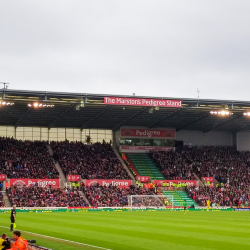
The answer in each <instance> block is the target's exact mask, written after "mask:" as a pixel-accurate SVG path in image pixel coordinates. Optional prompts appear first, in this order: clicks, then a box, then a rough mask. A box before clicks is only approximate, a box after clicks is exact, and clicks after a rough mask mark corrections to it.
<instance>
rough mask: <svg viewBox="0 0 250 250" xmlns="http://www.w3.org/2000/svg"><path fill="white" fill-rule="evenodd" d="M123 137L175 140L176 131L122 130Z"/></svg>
mask: <svg viewBox="0 0 250 250" xmlns="http://www.w3.org/2000/svg"><path fill="white" fill-rule="evenodd" d="M121 137H127V138H133V137H135V138H163V139H175V130H174V129H135V128H122V129H121Z"/></svg>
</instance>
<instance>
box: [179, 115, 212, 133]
mask: <svg viewBox="0 0 250 250" xmlns="http://www.w3.org/2000/svg"><path fill="white" fill-rule="evenodd" d="M209 115H210V114H204V115H202V116H199V117H197V118H195V119H194V120H192V121H191V122H188V123H186V124H184V125H182V126H180V127H178V128H177V129H176V132H178V131H180V130H182V129H184V128H186V127H188V126H190V125H192V124H194V123H196V122H198V121H200V120H203V119H205V118H206V117H208V116H209Z"/></svg>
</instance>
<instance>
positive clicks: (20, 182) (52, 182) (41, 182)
mask: <svg viewBox="0 0 250 250" xmlns="http://www.w3.org/2000/svg"><path fill="white" fill-rule="evenodd" d="M36 183H38V186H39V187H48V186H52V187H59V179H10V185H13V186H20V187H22V186H24V185H25V186H28V187H29V186H33V185H35V184H36Z"/></svg>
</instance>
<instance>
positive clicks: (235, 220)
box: [0, 211, 250, 250]
mask: <svg viewBox="0 0 250 250" xmlns="http://www.w3.org/2000/svg"><path fill="white" fill-rule="evenodd" d="M9 223H10V219H9V214H0V226H2V227H0V234H2V233H7V235H11V233H10V232H9V230H7V229H5V228H4V227H9ZM16 224H17V229H19V230H21V231H22V230H24V231H27V232H33V233H36V234H41V235H47V236H52V237H56V238H60V239H66V240H70V241H74V242H82V243H85V244H89V245H94V246H98V247H102V248H106V249H112V250H144V249H147V250H158V249H171V250H201V249H206V250H211V249H218V250H223V249H225V250H229V249H234V250H240V249H244V250H246V249H249V247H250V213H249V212H211V211H210V212H187V214H183V212H180V211H178V212H174V211H164V212H149V211H148V212H147V211H144V212H141V211H140V212H136V211H134V212H95V213H94V212H93V213H19V214H17V221H16ZM23 235H24V236H25V238H26V239H36V240H37V243H38V244H39V245H43V246H45V247H48V248H52V249H55V250H59V249H60V250H66V249H70V250H73V249H89V250H91V249H92V250H97V249H101V248H96V247H90V246H84V245H78V244H76V243H74V242H64V241H61V240H58V239H51V238H45V237H44V236H38V235H32V234H29V233H24V234H23Z"/></svg>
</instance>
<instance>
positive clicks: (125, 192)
mask: <svg viewBox="0 0 250 250" xmlns="http://www.w3.org/2000/svg"><path fill="white" fill-rule="evenodd" d="M83 192H84V194H85V196H86V197H87V199H88V200H89V202H90V204H91V206H94V207H125V206H128V205H129V200H128V196H130V195H153V194H154V192H153V190H151V189H145V188H138V187H135V186H133V185H131V186H130V187H127V188H120V187H118V186H111V185H110V186H100V185H99V184H97V185H95V186H91V187H87V186H85V187H83Z"/></svg>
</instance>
